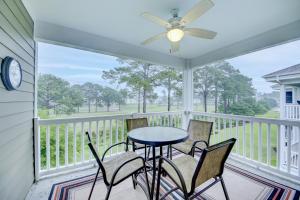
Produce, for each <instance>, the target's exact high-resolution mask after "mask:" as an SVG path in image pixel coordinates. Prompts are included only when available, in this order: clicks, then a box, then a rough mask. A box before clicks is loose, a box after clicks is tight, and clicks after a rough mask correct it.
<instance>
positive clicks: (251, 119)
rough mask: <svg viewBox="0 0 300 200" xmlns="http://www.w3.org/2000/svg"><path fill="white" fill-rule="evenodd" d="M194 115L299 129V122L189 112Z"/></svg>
mask: <svg viewBox="0 0 300 200" xmlns="http://www.w3.org/2000/svg"><path fill="white" fill-rule="evenodd" d="M191 114H194V115H202V116H207V117H221V118H226V119H234V120H241V121H242V120H243V121H252V122H261V123H269V124H277V125H287V126H298V127H300V122H299V120H292V119H271V118H262V117H252V116H244V115H232V114H223V113H207V112H194V111H193V112H191Z"/></svg>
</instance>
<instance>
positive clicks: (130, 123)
mask: <svg viewBox="0 0 300 200" xmlns="http://www.w3.org/2000/svg"><path fill="white" fill-rule="evenodd" d="M126 125H127V132H129V131H131V130H132V129H136V128H142V127H147V126H148V119H147V118H135V119H126Z"/></svg>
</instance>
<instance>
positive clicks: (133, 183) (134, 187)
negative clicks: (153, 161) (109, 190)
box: [131, 174, 136, 189]
mask: <svg viewBox="0 0 300 200" xmlns="http://www.w3.org/2000/svg"><path fill="white" fill-rule="evenodd" d="M134 176H135V175H134V174H132V175H131V179H132V185H133V189H136V183H135V181H134Z"/></svg>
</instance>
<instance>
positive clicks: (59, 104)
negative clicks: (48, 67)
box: [38, 74, 127, 114]
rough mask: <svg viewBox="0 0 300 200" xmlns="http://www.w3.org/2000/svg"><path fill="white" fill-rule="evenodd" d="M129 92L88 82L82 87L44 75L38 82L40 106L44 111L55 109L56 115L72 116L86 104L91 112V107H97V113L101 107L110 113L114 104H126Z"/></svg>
mask: <svg viewBox="0 0 300 200" xmlns="http://www.w3.org/2000/svg"><path fill="white" fill-rule="evenodd" d="M126 98H127V90H126V89H120V90H115V89H113V88H110V87H103V86H101V85H99V84H94V83H91V82H86V83H84V84H82V85H79V84H75V85H70V83H69V82H68V81H66V80H64V79H62V78H59V77H56V76H54V75H51V74H43V75H40V76H39V80H38V105H39V107H40V108H43V109H48V110H49V109H53V110H54V114H58V113H66V114H71V113H74V112H79V108H80V107H81V106H83V104H84V103H86V104H87V106H88V112H91V105H92V104H93V105H95V107H96V112H97V111H98V108H99V107H103V106H105V107H106V110H107V111H110V107H111V106H112V105H113V104H117V105H119V107H120V105H122V104H125V99H126Z"/></svg>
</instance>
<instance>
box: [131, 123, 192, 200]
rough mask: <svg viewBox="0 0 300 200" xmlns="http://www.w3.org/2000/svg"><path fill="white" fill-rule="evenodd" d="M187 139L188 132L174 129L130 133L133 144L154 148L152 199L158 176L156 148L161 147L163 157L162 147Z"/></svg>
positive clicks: (148, 128) (138, 130) (159, 128)
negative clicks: (156, 175)
mask: <svg viewBox="0 0 300 200" xmlns="http://www.w3.org/2000/svg"><path fill="white" fill-rule="evenodd" d="M187 138H188V133H187V131H185V130H183V129H179V128H174V127H159V126H157V127H143V128H136V129H133V130H131V131H129V132H128V139H129V140H131V141H132V142H134V143H135V142H136V143H140V144H145V145H149V146H151V147H152V160H153V166H152V169H153V176H152V184H151V192H150V196H151V198H153V194H154V186H155V174H156V161H155V158H156V153H155V147H160V155H162V146H165V145H170V144H176V143H180V142H184V141H185V140H186V139H187Z"/></svg>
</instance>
